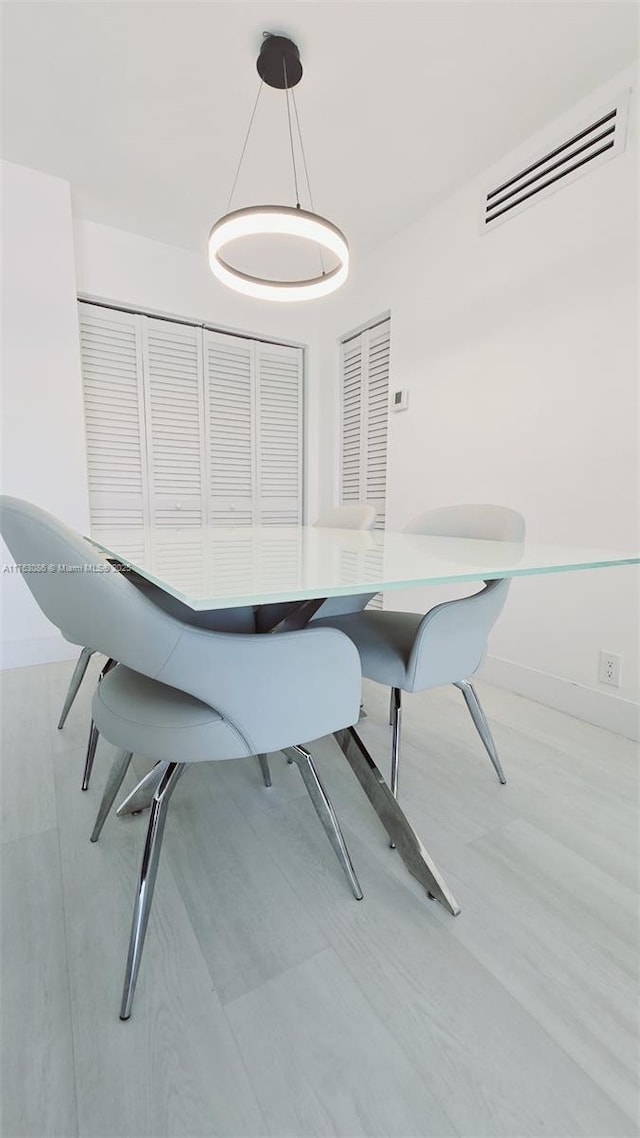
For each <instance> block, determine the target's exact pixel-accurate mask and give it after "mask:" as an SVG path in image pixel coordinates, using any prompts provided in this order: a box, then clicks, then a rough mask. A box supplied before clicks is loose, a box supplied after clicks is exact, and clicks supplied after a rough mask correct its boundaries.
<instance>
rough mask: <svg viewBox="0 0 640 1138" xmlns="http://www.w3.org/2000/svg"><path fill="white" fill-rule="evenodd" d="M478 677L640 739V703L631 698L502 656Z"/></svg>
mask: <svg viewBox="0 0 640 1138" xmlns="http://www.w3.org/2000/svg"><path fill="white" fill-rule="evenodd" d="M478 675H479V677H480V678H481V679H483V680H487V681H488V683H490V684H495V685H496V686H497V687H501V688H506V689H507V690H508V691H513V692H517V694H518V695H524V696H528V698H529V699H534V700H536V702H537V703H545V704H547V706H548V707H555V708H556V710H557V711H565V712H566V713H567V715H573V716H574V717H575V718H576V719H583V720H584V721H585V722H586V723H593V724H595V726H596V727H606V729H607V731H615V732H616V734H617V735H625V736H626V737H627V738H628V739H640V704H637V703H634V701H633V700H631V699H623V698H622V697H621V696H619V695H613V694H609V692H603V691H597V690H596V689H595V688H588V687H585V686H584V684H578V683H575V682H574V681H573V680H565V679H562V678H561V677H560V676H552V675H550V674H549V673H548V672H539V671H537V670H536V668H527V667H525V666H524V665H523V664H515V663H513V661H512V660H501V659H500V658H499V657H498V656H487V657H486V659H485V661H484V663H483V665H482V667H481V669H480V671H479V672H478Z"/></svg>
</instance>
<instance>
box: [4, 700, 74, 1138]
mask: <svg viewBox="0 0 640 1138" xmlns="http://www.w3.org/2000/svg"><path fill="white" fill-rule="evenodd" d="M27 686H28V687H29V689H30V688H31V685H30V683H29V682H28V680H27ZM2 997H3V998H2V1005H3V1010H2V1133H3V1134H4V1135H5V1138H49V1136H52V1138H53V1136H55V1138H72V1136H73V1135H76V1134H77V1133H78V1120H77V1113H76V1090H75V1076H74V1055H73V1039H72V1028H71V1002H70V996H69V978H68V973H67V943H66V939H65V928H64V917H63V904H62V884H61V875H60V858H59V851H58V835H57V832H56V831H55V830H48V831H47V832H46V833H40V834H29V835H27V836H25V837H23V838H17V839H16V840H15V841H12V842H7V843H5V845H4V847H3V850H2Z"/></svg>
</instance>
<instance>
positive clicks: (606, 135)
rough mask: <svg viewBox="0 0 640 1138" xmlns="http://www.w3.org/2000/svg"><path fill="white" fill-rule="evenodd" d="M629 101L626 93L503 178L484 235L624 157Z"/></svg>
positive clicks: (488, 202)
mask: <svg viewBox="0 0 640 1138" xmlns="http://www.w3.org/2000/svg"><path fill="white" fill-rule="evenodd" d="M628 101H629V92H626V93H625V94H624V95H623V96H621V97H620V98H619V99H618V100H616V101H612V103H611V104H610V105H609V107H607V108H605V109H603V110H601V112H600V113H599V114H597V115H592V116H590V118H589V119H587V120H586V121H585V122H583V124H582V125H581V126H580V127H578V129H577V130H575V131H573V132H572V133H571V137H570V138H567V139H565V140H564V141H560V142H558V144H557V145H554V146H552V147H550V148H549V149H547V150H546V151H545V152H544V153H542V154H540V155H539V157H537V158H535V159H533V160H532V161H530V162H528V163H527V165H526V166H525V167H524V169H522V170H519V171H518V172H517V173H513V174H512V175H511V177H508V178H505V177H503V178H502V179H501V181H500V185H498V186H494V187H493V188H492V189H490V190H489V191H488V193H486V194H485V196H484V198H483V203H482V211H483V218H482V228H483V230H484V232H485V233H486V232H487V230H489V229H493V228H494V227H495V226H496V225H500V224H501V222H503V221H507V220H508V219H509V218H510V217H513V216H514V215H515V214H516V213H521V212H522V210H524V209H527V208H528V207H529V206H530V205H533V203H534V202H536V201H539V199H540V198H544V197H548V196H549V194H553V193H555V192H556V190H559V189H562V187H563V186H566V185H567V184H568V183H569V182H573V181H575V179H576V178H580V177H582V175H583V174H586V173H587V172H588V171H589V170H592V169H593V168H594V167H595V166H600V165H601V164H602V163H603V162H607V161H608V160H609V158H614V157H615V156H616V155H617V154H620V153H621V152H622V151H623V150H624V146H625V135H626V119H627V105H628Z"/></svg>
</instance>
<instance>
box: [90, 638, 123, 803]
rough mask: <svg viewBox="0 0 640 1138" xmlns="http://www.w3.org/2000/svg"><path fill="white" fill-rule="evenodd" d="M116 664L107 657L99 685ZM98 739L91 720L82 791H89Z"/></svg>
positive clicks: (95, 728)
mask: <svg viewBox="0 0 640 1138" xmlns="http://www.w3.org/2000/svg"><path fill="white" fill-rule="evenodd" d="M116 664H117V660H112V659H111V657H109V659H108V660H107V662H106V664H105V666H104V668H103V669H102V671H101V672H100V675H99V676H98V683H100V680H102V679H104V677H105V676H106V675H107V672H110V671H111V669H112V668H115V666H116ZM99 738H100V732H99V731H98V728H97V727H96V725H95V723H94V722H93V719H92V720H91V727H90V728H89V742H88V743H87V754H86V756H85V760H84V773H83V775H82V789H83V790H88V789H89V780H90V778H91V771H92V770H93V760H94V759H95V757H96V747H97V746H98V739H99Z"/></svg>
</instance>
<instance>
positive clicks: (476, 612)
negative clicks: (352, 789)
mask: <svg viewBox="0 0 640 1138" xmlns="http://www.w3.org/2000/svg"><path fill="white" fill-rule="evenodd" d="M405 533H415V534H423V535H430V536H432V537H463V538H480V539H484V540H490V541H504V542H511V543H517V544H521V543H522V542H523V541H524V533H525V524H524V519H523V518H522V516H521V515H520V514H518V513H516V512H515V510H509V509H506V508H504V507H502V506H491V505H461V506H451V507H445V508H443V509H437V510H429V511H428V512H427V513H424V514H420V515H419V516H418V517H416V518H414V519H413V521H411V522H410V523H409V525H408V526H406V527H405ZM509 584H510V581H509V580H508V579H504V580H497V581H485V583H484V588H482V589H481V590H480V591H479V592H477V593H474V594H473V595H472V596H469V597H461V598H459V599H456V600H451V601H446V602H444V603H443V604H439V605H436V606H435V607H434V608H432V609H430V610H429V612H427V613H426V615H422V614H420V613H407V612H392V611H389V610H384V611H373V610H371V609H369V610H367V611H366V612H353V613H349V614H345V615H342V616H330V617H328V618H327V619H325V618H321V619H320V620H317V621H315V622H314V624H319V625H321V626H322V627H327V626H330V627H332V628H337V629H339V630H340V631H341V632H345V633H346V634H347V636H349V637H350V639H351V640H352V641H353V643H354V644H355V645H356V648H357V649H358V652H359V653H360V660H361V663H362V674H363V676H365V677H366V678H367V679H370V680H376V681H377V682H378V683H381V684H386V685H388V686H389V687H390V688H391V711H390V722H391V726H392V729H393V735H392V746H391V784H390V785H391V789H392V791H393V793H394V795H396V797H397V793H398V768H399V762H400V726H401V701H402V692H403V691H404V692H416V691H425V690H426V689H428V688H434V687H439V686H440V685H442V684H455V686H456V687H457V688H459V689H460V691H461V692H462V694H463V696H464V699H465V702H466V704H467V707H468V709H469V711H470V713H471V718H472V719H473V722H474V724H475V726H476V728H477V730H478V733H479V735H480V738H481V739H482V742H483V744H484V746H485V748H486V751H487V753H488V755H489V758H490V759H491V762H492V763H493V766H494V768H495V770H496V773H497V775H498V778H499V780H500V782H501V783H505V782H506V779H505V775H504V771H503V769H502V765H501V763H500V759H499V757H498V752H497V750H496V746H495V743H494V741H493V737H492V735H491V731H490V728H489V724H488V723H487V720H486V717H485V714H484V712H483V710H482V708H481V706H480V701H479V700H478V696H477V694H476V691H475V689H474V687H473V685H472V683H471V681H470V678H469V677H470V676H472V675H473V674H474V673H475V672H476V671H477V670H478V668H479V667H480V664H481V663H482V660H483V658H484V655H485V653H486V650H487V639H488V636H489V633H490V631H491V628H492V627H493V625H494V623H495V621H496V620H497V618H498V616H499V615H500V612H501V610H502V607H503V605H504V603H505V600H506V597H507V593H508V590H509Z"/></svg>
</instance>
